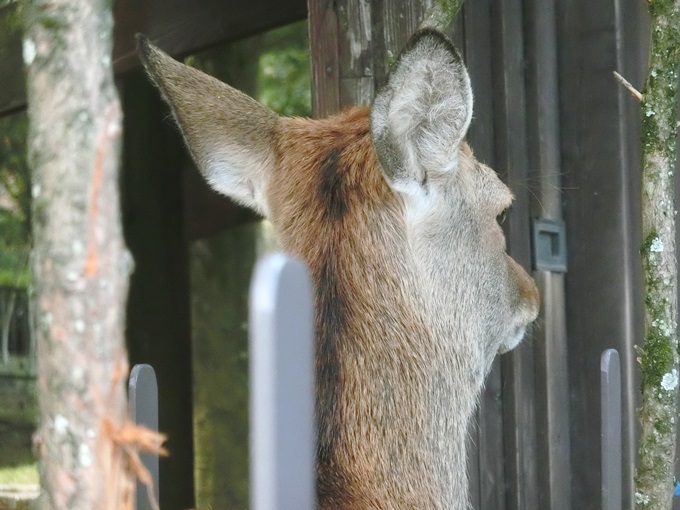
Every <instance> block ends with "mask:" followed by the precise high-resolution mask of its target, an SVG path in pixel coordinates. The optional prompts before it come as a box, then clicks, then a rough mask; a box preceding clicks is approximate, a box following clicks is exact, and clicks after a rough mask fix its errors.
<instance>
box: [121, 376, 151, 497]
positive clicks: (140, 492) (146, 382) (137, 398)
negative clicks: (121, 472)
mask: <svg viewBox="0 0 680 510" xmlns="http://www.w3.org/2000/svg"><path fill="white" fill-rule="evenodd" d="M128 391H129V393H128V402H129V406H130V418H131V419H132V421H134V422H135V423H136V424H137V425H143V426H145V427H146V428H148V429H151V430H154V431H158V384H157V383H156V372H154V369H153V367H151V365H135V366H134V367H132V370H131V371H130V380H129V382H128ZM139 457H140V459H141V460H142V463H143V464H144V466H145V467H146V469H148V470H149V473H150V474H151V477H152V479H153V488H154V492H155V496H156V501H158V484H159V478H158V456H157V455H154V454H153V453H148V452H140V454H139ZM136 483H137V489H136V491H135V509H136V510H152V508H153V507H152V506H151V501H150V500H149V497H148V494H147V490H146V487H145V486H144V484H143V483H142V482H140V481H139V480H137V482H136Z"/></svg>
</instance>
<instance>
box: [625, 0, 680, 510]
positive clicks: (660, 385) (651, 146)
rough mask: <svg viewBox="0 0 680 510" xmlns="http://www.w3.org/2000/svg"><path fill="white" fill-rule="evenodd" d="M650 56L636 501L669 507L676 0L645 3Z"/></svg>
mask: <svg viewBox="0 0 680 510" xmlns="http://www.w3.org/2000/svg"><path fill="white" fill-rule="evenodd" d="M649 11H650V15H651V23H652V24H651V34H652V44H651V55H650V63H649V74H648V77H647V81H646V83H645V87H644V90H643V101H642V152H643V162H642V173H643V175H642V228H643V239H644V242H643V246H642V250H641V252H642V260H643V266H644V267H643V269H644V292H645V339H644V344H643V345H642V346H641V347H640V348H639V349H638V354H639V362H640V368H641V372H642V406H641V408H640V410H639V418H640V424H641V436H640V445H639V451H638V457H639V460H638V466H637V471H636V480H635V483H636V492H635V500H636V504H637V506H638V508H644V509H655V510H656V509H658V510H661V509H664V510H667V509H670V508H671V506H672V497H673V485H674V473H673V468H674V464H675V443H676V428H677V416H678V336H677V262H676V252H675V207H676V206H675V196H674V180H675V179H674V175H673V173H674V169H675V161H676V147H675V145H676V132H677V122H678V118H677V106H676V105H677V102H676V98H677V91H678V65H679V64H680V0H650V1H649Z"/></svg>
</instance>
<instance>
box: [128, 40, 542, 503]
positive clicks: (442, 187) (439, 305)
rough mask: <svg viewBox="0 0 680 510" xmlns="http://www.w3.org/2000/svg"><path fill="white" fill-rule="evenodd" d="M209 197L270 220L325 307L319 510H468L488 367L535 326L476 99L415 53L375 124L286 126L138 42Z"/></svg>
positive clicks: (444, 49) (438, 52)
mask: <svg viewBox="0 0 680 510" xmlns="http://www.w3.org/2000/svg"><path fill="white" fill-rule="evenodd" d="M140 54H141V57H142V60H143V62H144V65H145V67H146V69H147V71H148V73H149V75H150V76H151V78H152V80H153V81H154V82H155V83H156V85H157V86H158V88H159V89H160V90H161V93H162V94H163V96H164V97H165V99H166V100H167V102H168V103H169V105H170V107H171V109H172V112H173V115H174V117H175V119H176V121H177V123H178V125H179V127H180V129H181V131H182V133H183V135H184V138H185V141H186V144H187V146H188V148H189V150H190V151H191V154H192V156H193V158H194V160H195V162H196V164H197V165H198V167H199V169H200V171H201V172H202V173H203V175H204V176H205V178H206V180H207V181H208V182H209V183H210V184H211V186H212V187H213V188H215V189H216V190H217V191H219V192H221V193H223V194H225V195H227V196H229V197H231V198H232V199H234V200H236V201H237V202H240V203H241V204H244V205H246V206H249V207H251V208H253V209H255V210H256V211H258V212H260V213H261V214H263V215H264V216H266V217H267V218H268V219H269V220H270V221H271V222H272V223H273V225H274V227H275V231H276V234H277V236H278V238H279V242H280V243H281V245H282V246H283V247H284V249H285V250H287V251H289V252H290V253H292V254H294V255H297V256H299V257H301V258H302V259H304V260H305V261H306V262H307V264H308V265H309V267H310V270H311V273H312V277H313V280H314V284H315V292H316V327H317V337H318V338H317V386H318V388H317V419H318V427H319V430H318V441H319V444H318V449H317V466H318V496H319V501H320V506H321V507H322V508H427V509H432V508H453V509H464V508H467V503H466V502H467V495H466V493H467V479H466V474H465V470H466V456H465V438H466V433H467V424H468V421H469V419H470V417H471V416H472V413H473V412H474V406H475V404H476V400H477V398H478V395H479V393H480V391H481V389H482V386H483V383H484V377H485V375H486V373H487V372H488V370H489V367H490V365H491V362H492V360H493V358H494V356H495V355H496V354H497V353H499V352H504V351H507V350H509V349H512V348H513V347H515V346H516V345H517V344H518V343H519V342H520V340H521V339H522V337H523V336H524V331H525V328H526V327H527V325H528V324H529V323H531V322H532V321H533V320H534V319H535V318H536V315H537V313H538V293H537V289H536V286H535V285H534V283H533V281H532V280H531V278H530V277H529V275H528V274H527V273H526V272H525V271H524V270H523V269H522V268H521V267H520V266H519V265H518V264H517V263H516V262H515V261H513V260H512V259H511V258H510V257H509V256H508V255H507V254H506V249H505V237H504V235H503V231H502V229H501V227H500V226H499V224H498V222H497V217H498V216H499V215H500V214H502V213H503V212H504V211H505V210H506V209H507V208H508V207H509V206H510V204H511V203H512V200H513V196H512V193H511V192H510V190H509V189H508V188H507V187H506V186H505V185H504V184H503V183H502V182H501V181H500V179H499V178H498V177H497V175H496V174H495V172H493V170H491V169H489V168H488V167H486V166H485V165H483V164H482V163H480V162H479V161H477V160H476V159H475V157H474V155H473V153H472V150H471V149H470V147H469V146H468V145H467V144H466V143H465V142H464V141H463V139H464V137H465V134H466V132H467V129H468V126H469V124H470V119H471V117H472V91H471V89H470V80H469V77H468V74H467V71H466V69H465V67H464V65H463V63H462V60H461V58H460V56H459V54H458V52H457V51H456V49H455V48H454V47H453V46H452V45H451V43H450V42H449V41H448V40H447V39H446V38H445V37H444V36H443V35H441V34H439V33H437V32H433V31H423V32H420V33H418V34H417V35H416V36H414V37H413V39H412V40H411V42H410V43H409V44H408V46H407V48H406V49H405V50H404V51H403V53H402V54H401V56H400V58H399V60H398V62H397V64H396V66H395V68H394V69H393V70H392V72H391V74H390V76H389V79H388V82H387V85H386V86H385V87H384V88H383V89H382V90H381V91H380V92H379V93H378V95H377V97H376V98H375V101H374V103H373V106H372V108H370V109H368V108H353V109H350V110H348V111H345V112H343V113H341V114H339V115H336V116H333V117H331V118H329V119H325V120H309V119H299V118H281V117H279V116H277V115H276V114H274V113H273V112H271V111H270V110H268V109H266V108H265V107H263V106H262V105H260V104H259V103H257V102H256V101H254V100H253V99H251V98H249V97H247V96H246V95H244V94H242V93H241V92H239V91H237V90H235V89H233V88H232V87H230V86H229V85H226V84H224V83H221V82H219V81H218V80H216V79H214V78H211V77H209V76H207V75H205V74H203V73H201V72H200V71H197V70H195V69H192V68H190V67H187V66H185V65H183V64H180V63H179V62H176V61H174V60H172V59H171V58H170V57H168V56H167V55H165V54H164V53H163V52H161V51H160V50H158V49H157V48H155V47H154V46H152V45H151V44H149V43H148V42H147V41H146V40H145V39H143V38H140Z"/></svg>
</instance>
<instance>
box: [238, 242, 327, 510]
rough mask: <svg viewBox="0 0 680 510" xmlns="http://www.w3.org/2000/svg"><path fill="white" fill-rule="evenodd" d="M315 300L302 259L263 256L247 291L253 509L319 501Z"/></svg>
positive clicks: (303, 507) (308, 509)
mask: <svg viewBox="0 0 680 510" xmlns="http://www.w3.org/2000/svg"><path fill="white" fill-rule="evenodd" d="M313 315H314V304H313V298H312V281H311V277H310V275H309V271H308V270H307V268H306V266H305V265H304V263H302V262H300V261H298V260H296V259H294V258H292V257H289V256H286V255H282V254H274V255H269V256H267V257H265V258H264V259H263V260H261V261H260V262H259V263H258V265H257V267H256V269H255V274H254V276H253V283H252V286H251V294H250V344H249V361H250V392H251V393H250V430H251V433H250V459H251V489H250V498H251V499H250V501H251V507H252V508H253V509H254V510H284V509H293V508H295V509H299V510H312V509H313V508H315V502H316V476H315V473H316V463H315V452H316V437H315V435H316V434H315V427H314V400H315V389H314V372H315V358H314V326H313V321H314V318H313Z"/></svg>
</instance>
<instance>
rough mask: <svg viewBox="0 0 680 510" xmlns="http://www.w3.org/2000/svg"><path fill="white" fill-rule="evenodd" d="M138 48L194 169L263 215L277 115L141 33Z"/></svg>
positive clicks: (219, 189)
mask: <svg viewBox="0 0 680 510" xmlns="http://www.w3.org/2000/svg"><path fill="white" fill-rule="evenodd" d="M137 43H138V52H139V55H140V58H141V60H142V63H143V64H144V67H145V68H146V70H147V73H148V74H149V76H150V77H151V80H152V81H153V82H154V83H155V84H156V86H157V87H158V88H159V89H160V91H161V94H162V95H163V98H164V99H165V100H166V101H167V103H168V104H169V105H170V108H171V110H172V114H173V116H174V117H175V120H176V121H177V124H178V125H179V128H180V130H181V131H182V135H183V136H184V140H185V142H186V144H187V147H188V148H189V151H190V152H191V155H192V156H193V159H194V161H195V162H196V165H197V166H198V168H199V170H200V171H201V173H202V174H203V176H204V177H205V179H206V180H207V181H208V183H209V184H210V185H211V186H212V187H213V188H214V189H215V190H217V191H218V192H220V193H222V194H224V195H227V196H229V197H231V198H233V199H234V200H236V201H237V202H240V203H241V204H243V205H246V206H249V207H251V208H253V209H255V210H256V211H258V212H260V213H261V214H264V212H265V207H264V201H263V187H264V185H265V182H266V180H267V178H268V174H269V173H270V171H271V168H272V167H273V162H274V150H273V145H274V130H275V127H276V123H277V121H278V117H277V115H276V114H275V113H274V112H272V111H271V110H269V109H267V108H265V107H264V106H262V105H261V104H260V103H258V102H257V101H255V100H254V99H252V98H250V97H248V96H247V95H245V94H243V93H242V92H240V91H238V90H236V89H234V88H233V87H230V86H229V85H227V84H225V83H222V82H220V81H219V80H216V79H215V78H213V77H211V76H208V75H207V74H205V73H202V72H201V71H199V70H197V69H194V68H192V67H189V66H186V65H184V64H182V63H180V62H177V61H176V60H174V59H172V58H171V57H169V56H168V55H166V54H165V53H163V52H162V51H161V50H159V49H158V48H156V47H155V46H154V45H152V44H151V43H150V42H149V41H148V39H147V38H146V37H144V36H142V35H138V36H137Z"/></svg>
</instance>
